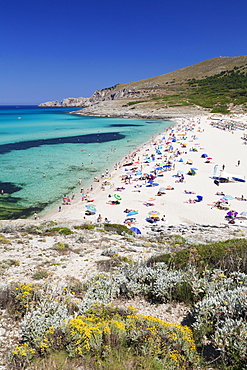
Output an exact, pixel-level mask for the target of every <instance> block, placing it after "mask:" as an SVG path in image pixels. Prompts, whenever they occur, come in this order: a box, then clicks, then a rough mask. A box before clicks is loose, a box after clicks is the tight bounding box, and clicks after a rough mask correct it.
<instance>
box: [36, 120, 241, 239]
mask: <svg viewBox="0 0 247 370" xmlns="http://www.w3.org/2000/svg"><path fill="white" fill-rule="evenodd" d="M238 120H239V121H241V122H244V124H246V123H247V117H246V116H240V117H239V118H238ZM173 121H174V122H176V125H175V126H173V127H172V128H168V129H167V130H166V132H165V133H161V134H159V135H157V136H156V138H151V139H150V141H149V142H147V143H145V144H144V145H142V146H140V147H139V148H136V149H135V150H134V151H132V154H130V156H129V158H128V159H129V160H130V159H131V157H133V159H134V160H135V158H138V157H139V160H135V162H136V163H135V162H133V163H134V165H133V166H135V167H136V170H137V171H144V168H145V171H146V172H150V173H152V171H153V170H154V168H155V167H154V166H152V165H156V167H157V165H158V164H159V163H160V162H163V161H164V156H166V157H167V152H166V150H164V151H162V155H161V157H160V159H158V157H156V158H155V161H154V163H149V164H147V163H144V161H143V159H144V158H145V157H146V156H147V153H149V154H151V153H150V151H152V150H153V149H154V148H155V145H154V144H153V143H154V142H156V146H157V145H159V144H162V145H163V147H164V140H163V142H162V137H163V136H164V135H167V134H168V132H169V133H170V134H171V133H172V132H173V131H174V132H175V134H176V135H179V131H180V126H181V125H183V124H185V125H187V126H188V127H189V128H190V129H191V131H190V130H189V131H188V138H187V140H186V142H184V144H187V148H189V150H188V149H186V151H185V150H183V151H182V154H181V155H180V157H181V156H183V157H184V158H183V160H184V162H179V160H178V159H179V158H178V157H174V158H173V159H172V165H173V166H174V169H172V170H171V171H167V172H164V173H163V176H157V177H156V178H155V181H156V182H157V183H158V184H159V185H158V186H157V187H148V186H146V185H147V184H145V181H143V180H138V181H137V180H136V175H135V173H133V175H132V176H131V177H132V178H131V181H130V183H126V182H125V183H124V182H123V181H122V180H121V176H123V175H125V174H126V173H128V172H130V171H126V169H128V168H127V167H128V166H126V167H124V166H123V162H124V161H125V160H126V158H123V159H122V161H121V162H120V163H118V166H117V167H113V168H112V169H110V170H109V174H105V177H104V178H103V179H100V182H94V183H93V190H92V191H91V190H89V189H86V191H85V193H86V199H89V200H90V201H92V202H87V201H85V200H84V201H82V200H81V199H80V198H79V199H78V197H80V194H76V196H75V200H73V201H72V204H71V205H65V206H62V210H61V212H58V211H57V210H56V211H55V210H54V211H53V212H51V213H49V214H46V215H45V216H44V217H42V219H44V220H53V221H59V222H65V223H66V222H71V221H72V220H74V221H75V222H78V221H79V222H85V223H96V222H97V217H98V216H99V214H100V215H101V217H102V219H103V221H104V220H105V218H107V219H108V220H109V221H110V222H111V223H119V224H124V221H125V220H126V213H124V210H125V209H126V208H127V209H128V208H129V209H132V210H134V211H137V212H138V214H136V215H135V216H134V217H133V218H134V222H133V223H131V224H129V225H128V226H129V227H131V226H132V227H137V228H139V229H140V230H141V232H142V233H143V234H145V233H148V232H149V231H150V229H151V228H152V227H154V226H156V227H162V228H165V229H167V228H169V227H172V226H178V225H180V224H183V225H195V224H207V225H215V226H224V225H226V221H225V219H224V216H225V213H226V212H224V211H222V210H219V209H215V207H212V205H213V204H214V202H216V201H217V200H218V199H219V197H218V196H216V195H215V194H216V192H217V191H222V192H224V193H226V194H227V195H229V194H230V195H231V196H232V197H233V200H231V202H229V203H230V204H231V205H230V207H233V208H235V209H236V210H237V211H238V212H239V214H240V213H241V212H242V211H245V210H246V211H247V202H246V203H245V202H244V201H243V202H241V201H238V200H237V199H235V198H237V197H241V196H242V195H243V196H244V197H247V187H246V182H245V183H243V182H242V183H240V182H234V183H228V184H220V186H216V185H215V184H214V182H213V180H212V179H211V177H212V174H213V169H214V166H215V165H218V166H219V168H221V166H222V165H223V164H224V165H225V167H226V170H227V171H228V172H230V173H233V174H236V175H237V176H242V175H243V174H244V175H247V165H246V163H245V157H246V151H247V148H246V146H245V145H242V144H243V141H242V140H241V136H242V135H243V132H244V131H242V130H241V131H240V130H237V129H234V130H231V131H227V130H225V131H224V130H220V129H218V128H214V127H213V126H211V125H210V123H211V122H212V120H210V119H209V116H206V115H204V116H193V117H190V118H188V117H187V118H185V115H184V118H181V117H177V118H176V120H175V119H174V118H173ZM198 127H199V128H200V129H198ZM192 128H193V130H192ZM172 130H173V131H172ZM232 132H233V133H234V134H232ZM191 136H197V137H198V139H195V140H192V139H191ZM178 137H179V136H178ZM179 145H180V144H179ZM189 146H195V147H196V148H197V151H196V152H190V147H189ZM226 148H227V151H226ZM202 152H205V153H207V152H208V155H210V157H212V158H213V159H212V161H211V163H208V164H205V161H204V160H202V158H201V155H202ZM168 153H169V155H171V156H174V152H173V151H171V152H168ZM185 153H186V154H185ZM189 157H192V159H193V166H194V168H197V169H198V172H197V174H196V175H195V176H188V175H187V172H188V170H189V169H190V168H191V166H189V165H186V164H185V163H186V160H188V159H191V158H189ZM238 160H239V161H240V163H241V165H240V166H238V167H237V166H236V161H238ZM133 166H132V167H133ZM141 166H142V169H141ZM129 168H131V167H129ZM177 171H183V172H184V176H185V182H184V183H183V184H180V183H177V182H176V179H177V178H176V177H175V176H176V174H177ZM104 181H107V183H108V185H106V186H105V190H101V187H102V183H103V182H104ZM168 185H170V186H172V187H174V190H167V191H166V192H165V193H166V194H164V195H162V196H157V191H158V189H159V188H160V187H166V186H168ZM121 187H124V188H125V189H124V190H122V191H117V190H116V189H117V188H121ZM185 189H187V190H189V191H193V192H195V195H188V194H185V193H184V190H185ZM115 195H119V196H120V197H121V198H122V200H121V201H120V204H118V205H113V204H109V203H110V202H109V201H112V200H114V199H115V198H114V196H115ZM196 195H201V196H203V201H202V202H199V203H196V204H195V203H194V204H189V203H188V202H189V199H190V198H193V197H195V196H196ZM149 199H153V200H152V201H151V202H149ZM148 202H149V203H151V204H153V206H150V207H147V206H145V205H144V204H145V203H148ZM86 205H94V206H95V207H96V209H97V212H96V213H95V214H93V215H90V216H86V215H85V210H86ZM152 210H154V211H157V212H159V213H160V216H161V217H163V216H164V215H165V218H164V220H165V221H159V222H157V223H156V224H155V225H151V224H149V223H148V222H147V221H146V219H147V218H148V213H149V212H150V211H152ZM239 225H240V227H246V226H247V224H246V223H245V221H244V220H240V221H239Z"/></svg>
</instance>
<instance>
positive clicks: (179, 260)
mask: <svg viewBox="0 0 247 370" xmlns="http://www.w3.org/2000/svg"><path fill="white" fill-rule="evenodd" d="M157 262H164V263H167V264H168V266H169V268H172V269H181V268H182V269H184V268H186V266H188V265H189V264H192V265H193V266H195V267H197V268H198V269H199V270H200V271H203V270H204V269H205V268H211V269H221V270H224V271H225V270H227V271H229V272H233V271H242V272H244V273H247V240H246V239H231V240H227V241H223V242H217V243H214V244H208V245H193V246H191V247H190V248H187V249H183V250H181V251H178V252H174V253H170V254H162V255H159V256H154V257H152V258H151V259H150V260H149V262H148V264H150V265H152V264H154V263H157Z"/></svg>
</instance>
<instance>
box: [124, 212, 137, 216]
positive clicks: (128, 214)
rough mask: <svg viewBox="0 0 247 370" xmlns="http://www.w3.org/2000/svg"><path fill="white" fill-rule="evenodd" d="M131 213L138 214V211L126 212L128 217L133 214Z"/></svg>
mask: <svg viewBox="0 0 247 370" xmlns="http://www.w3.org/2000/svg"><path fill="white" fill-rule="evenodd" d="M133 215H138V212H137V211H131V212H129V213H127V215H126V216H127V217H129V216H133Z"/></svg>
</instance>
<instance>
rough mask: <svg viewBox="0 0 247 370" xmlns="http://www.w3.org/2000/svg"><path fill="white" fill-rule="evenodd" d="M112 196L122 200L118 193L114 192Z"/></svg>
mask: <svg viewBox="0 0 247 370" xmlns="http://www.w3.org/2000/svg"><path fill="white" fill-rule="evenodd" d="M114 198H116V199H117V200H122V197H120V195H118V194H114Z"/></svg>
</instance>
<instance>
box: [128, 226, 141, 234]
mask: <svg viewBox="0 0 247 370" xmlns="http://www.w3.org/2000/svg"><path fill="white" fill-rule="evenodd" d="M130 230H132V231H134V232H135V233H136V234H137V235H138V234H141V231H140V230H139V229H138V228H137V227H131V228H130Z"/></svg>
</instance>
